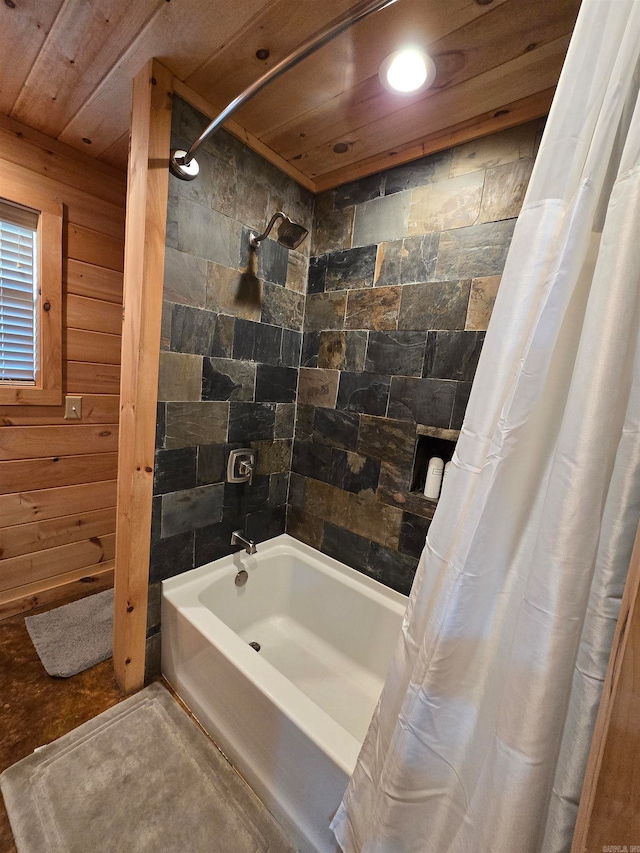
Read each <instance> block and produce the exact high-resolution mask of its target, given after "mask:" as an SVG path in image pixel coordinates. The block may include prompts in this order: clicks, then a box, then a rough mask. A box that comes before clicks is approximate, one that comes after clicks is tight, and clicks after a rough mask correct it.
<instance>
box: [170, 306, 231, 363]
mask: <svg viewBox="0 0 640 853" xmlns="http://www.w3.org/2000/svg"><path fill="white" fill-rule="evenodd" d="M232 327H233V318H232V317H225V316H223V315H220V314H216V313H215V312H214V311H207V310H204V309H202V308H191V307H189V306H186V305H174V306H173V308H172V311H171V349H172V351H173V352H183V353H194V354H197V355H207V356H220V357H225V356H228V355H231V340H230V335H232V334H233V331H232Z"/></svg>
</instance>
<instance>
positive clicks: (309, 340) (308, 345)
mask: <svg viewBox="0 0 640 853" xmlns="http://www.w3.org/2000/svg"><path fill="white" fill-rule="evenodd" d="M321 334H322V333H321V332H305V333H304V335H303V338H302V357H301V362H300V366H301V367H317V366H318V353H319V351H320V340H321V337H320V336H321Z"/></svg>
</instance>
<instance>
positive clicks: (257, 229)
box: [228, 168, 275, 244]
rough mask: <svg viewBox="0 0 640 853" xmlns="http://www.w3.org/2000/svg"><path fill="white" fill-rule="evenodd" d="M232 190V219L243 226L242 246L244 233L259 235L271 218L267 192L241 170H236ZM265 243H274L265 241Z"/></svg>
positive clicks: (250, 175) (252, 177)
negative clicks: (250, 232)
mask: <svg viewBox="0 0 640 853" xmlns="http://www.w3.org/2000/svg"><path fill="white" fill-rule="evenodd" d="M233 189H234V196H235V205H234V208H235V209H234V211H233V214H232V215H233V218H234V219H237V220H238V222H242V224H243V226H245V227H244V228H243V234H242V238H241V239H242V240H243V244H244V240H245V235H246V231H249V230H251V231H252V232H254V233H258V234H261V233H262V232H263V231H264V229H265V227H266V225H267V222H268V221H269V219H270V218H271V217H270V216H269V212H268V209H269V190H268V189H267V187H265V186H263V185H262V184H261V183H260V182H259V181H257V180H255V177H254V175H252V174H246V173H245V172H244V170H243V169H242V168H239V169H238V172H237V175H236V185H235V187H234V188H233ZM228 215H231V214H228ZM247 226H248V227H247ZM248 242H249V241H248V238H247V240H246V243H247V244H248ZM265 242H275V241H272V240H268V241H266V240H265Z"/></svg>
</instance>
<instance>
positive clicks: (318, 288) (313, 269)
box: [307, 255, 329, 293]
mask: <svg viewBox="0 0 640 853" xmlns="http://www.w3.org/2000/svg"><path fill="white" fill-rule="evenodd" d="M328 258H329V256H328V255H319V256H316V257H313V258H309V280H308V285H307V293H322V292H323V291H324V281H325V276H326V274H327V261H328Z"/></svg>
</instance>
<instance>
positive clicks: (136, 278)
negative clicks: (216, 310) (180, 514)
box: [113, 60, 173, 693]
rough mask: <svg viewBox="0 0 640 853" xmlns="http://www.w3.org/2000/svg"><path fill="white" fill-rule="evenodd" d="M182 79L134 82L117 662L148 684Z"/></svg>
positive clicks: (153, 76)
mask: <svg viewBox="0 0 640 853" xmlns="http://www.w3.org/2000/svg"><path fill="white" fill-rule="evenodd" d="M172 93H173V75H172V74H171V73H170V72H169V71H168V70H167V69H166V68H164V67H163V66H162V65H160V64H159V63H158V62H157V61H155V60H151V61H150V62H148V63H147V64H146V65H145V67H144V68H143V69H142V70H141V71H140V73H139V74H138V75H137V76H136V78H135V79H134V81H133V104H132V110H131V143H130V149H129V168H128V183H127V210H126V225H125V251H124V323H123V328H122V380H121V387H120V441H119V447H118V510H117V521H116V567H115V614H114V637H113V662H114V668H115V674H116V678H117V680H118V683H119V684H120V686H121V687H122V689H123V690H124V691H125V692H127V693H131V692H132V691H134V690H137V689H139V688H140V687H142V686H143V684H144V665H145V646H146V625H147V594H148V586H149V551H150V533H151V504H152V499H153V458H154V448H155V430H156V408H157V399H158V362H159V351H160V326H161V317H162V282H163V275H164V250H165V231H166V223H167V195H168V187H169V171H168V162H169V147H170V138H171V107H172V101H171V95H172Z"/></svg>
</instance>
